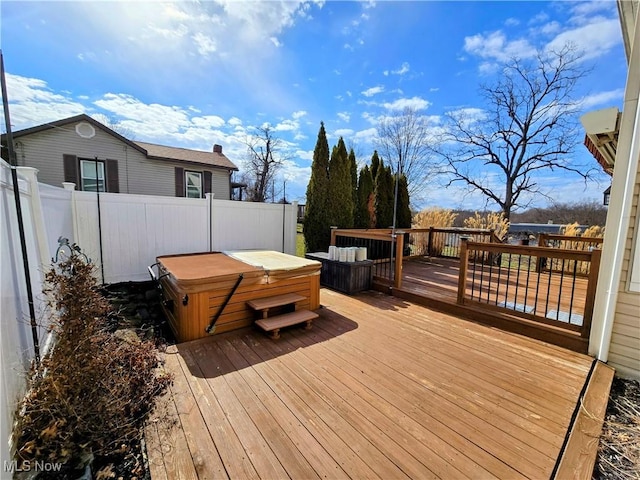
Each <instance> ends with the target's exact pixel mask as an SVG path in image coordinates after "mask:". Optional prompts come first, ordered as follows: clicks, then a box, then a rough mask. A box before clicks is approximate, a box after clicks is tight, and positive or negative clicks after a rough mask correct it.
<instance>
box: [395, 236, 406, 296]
mask: <svg viewBox="0 0 640 480" xmlns="http://www.w3.org/2000/svg"><path fill="white" fill-rule="evenodd" d="M403 251H404V232H403V231H401V230H397V231H396V264H395V269H394V272H393V288H400V287H401V286H402V262H403Z"/></svg>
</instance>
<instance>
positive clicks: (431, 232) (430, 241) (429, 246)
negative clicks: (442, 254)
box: [427, 227, 433, 257]
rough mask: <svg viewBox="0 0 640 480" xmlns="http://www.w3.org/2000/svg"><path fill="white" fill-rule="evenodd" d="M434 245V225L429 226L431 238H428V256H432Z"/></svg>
mask: <svg viewBox="0 0 640 480" xmlns="http://www.w3.org/2000/svg"><path fill="white" fill-rule="evenodd" d="M432 246H433V227H429V240H427V256H429V257H430V256H431V247H432Z"/></svg>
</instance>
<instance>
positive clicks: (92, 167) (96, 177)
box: [80, 160, 106, 192]
mask: <svg viewBox="0 0 640 480" xmlns="http://www.w3.org/2000/svg"><path fill="white" fill-rule="evenodd" d="M80 183H81V185H80V186H81V188H82V190H84V191H85V192H95V191H100V192H106V190H105V183H104V162H103V161H100V160H80Z"/></svg>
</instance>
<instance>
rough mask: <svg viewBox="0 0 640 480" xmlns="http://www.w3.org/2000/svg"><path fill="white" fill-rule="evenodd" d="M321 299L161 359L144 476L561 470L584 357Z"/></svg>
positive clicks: (473, 474) (388, 303)
mask: <svg viewBox="0 0 640 480" xmlns="http://www.w3.org/2000/svg"><path fill="white" fill-rule="evenodd" d="M321 302H322V304H323V306H324V308H322V309H321V310H319V313H320V318H319V319H318V320H316V321H315V322H314V325H313V329H311V330H304V329H301V328H295V327H294V328H291V329H286V330H283V332H282V337H281V339H280V340H278V341H272V340H270V339H269V338H268V337H267V336H266V335H264V334H263V333H260V332H259V331H257V330H254V329H243V330H239V331H236V332H229V333H224V334H220V335H215V336H212V337H209V338H204V339H200V340H195V341H193V342H188V343H184V344H179V345H177V346H174V347H171V348H170V349H169V350H168V351H167V354H166V368H167V369H168V370H169V371H170V372H172V373H173V375H174V384H173V386H172V389H171V394H170V395H168V396H167V399H166V402H165V403H164V404H163V405H164V406H163V407H162V408H159V409H158V412H157V415H156V418H155V419H153V420H152V421H150V422H149V423H148V425H147V428H146V442H147V452H148V456H149V463H150V467H151V474H152V478H153V479H178V478H201V479H204V478H209V479H211V478H233V479H238V478H242V479H245V478H264V479H275V478H278V479H280V478H296V479H298V478H300V479H303V478H304V479H312V478H331V479H333V478H358V479H360V478H381V479H400V478H416V479H427V478H456V479H457V478H483V479H484V478H534V479H539V478H549V477H550V476H551V474H552V473H553V472H554V470H555V468H556V463H558V465H560V463H561V462H560V461H559V460H558V459H559V455H560V451H561V449H562V447H563V444H564V443H565V437H566V436H567V432H568V430H569V427H570V423H571V418H572V415H573V414H574V411H576V405H577V404H578V403H579V401H578V399H579V396H580V394H581V392H582V391H583V387H584V385H585V381H586V379H587V377H588V376H589V372H590V369H591V366H592V359H591V358H589V357H587V356H585V355H581V354H578V353H574V352H571V351H568V350H565V349H562V348H559V347H556V346H553V345H549V344H544V343H542V342H539V341H536V340H532V339H528V338H525V337H521V336H518V335H514V334H510V333H507V332H503V331H500V330H496V329H492V328H488V327H485V326H481V325H478V324H475V323H472V322H468V321H465V320H460V319H458V318H455V317H451V316H448V315H446V314H443V313H439V312H435V311H432V310H429V309H427V308H424V307H422V306H419V305H415V304H412V303H408V302H406V301H404V300H401V299H398V298H394V297H390V296H388V295H384V294H381V293H376V292H367V293H364V294H360V295H358V296H355V297H347V296H344V295H341V294H338V293H335V292H332V291H329V290H326V289H323V290H322V292H321ZM605 368H606V367H605ZM600 383H601V384H606V383H607V382H606V381H605V382H600ZM609 384H610V380H609ZM605 386H606V388H607V392H608V385H605ZM601 397H602V395H601ZM599 398H600V397H599ZM602 401H603V400H600V401H599V402H597V403H599V404H601V403H602ZM604 401H605V402H606V394H605V395H604ZM600 406H601V405H600ZM171 419H173V421H172V420H171ZM582 463H585V462H582ZM586 464H587V465H588V461H587V462H586Z"/></svg>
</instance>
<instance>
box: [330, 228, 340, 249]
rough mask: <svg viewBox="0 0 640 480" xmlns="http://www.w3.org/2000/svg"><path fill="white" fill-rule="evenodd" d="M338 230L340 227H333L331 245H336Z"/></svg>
mask: <svg viewBox="0 0 640 480" xmlns="http://www.w3.org/2000/svg"><path fill="white" fill-rule="evenodd" d="M337 230H338V227H331V242H330V243H329V245H331V246H332V247H335V246H336V236H337V233H338V232H337Z"/></svg>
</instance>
